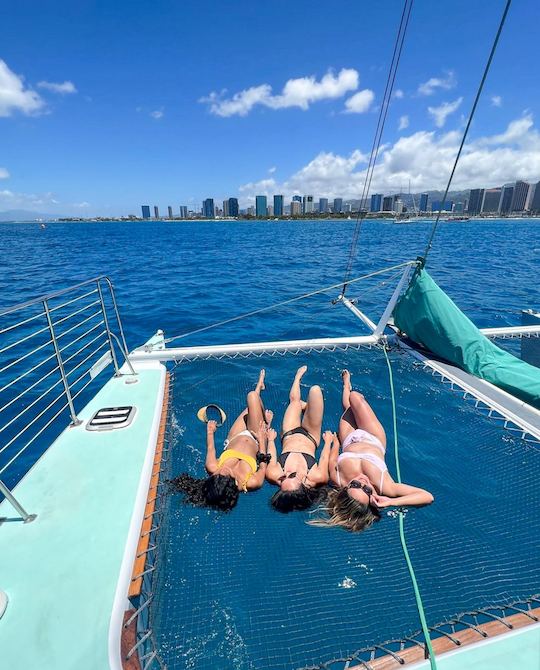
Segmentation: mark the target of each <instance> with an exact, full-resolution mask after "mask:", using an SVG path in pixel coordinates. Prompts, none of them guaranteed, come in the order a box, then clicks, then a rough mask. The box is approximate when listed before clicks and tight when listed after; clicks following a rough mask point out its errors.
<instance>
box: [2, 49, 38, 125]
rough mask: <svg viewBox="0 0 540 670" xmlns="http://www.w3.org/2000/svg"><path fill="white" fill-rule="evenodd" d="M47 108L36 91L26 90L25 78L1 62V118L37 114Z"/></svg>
mask: <svg viewBox="0 0 540 670" xmlns="http://www.w3.org/2000/svg"><path fill="white" fill-rule="evenodd" d="M44 106H45V101H44V100H43V99H42V98H41V97H40V95H39V94H38V93H36V91H33V90H32V89H31V88H25V85H24V79H23V77H19V76H18V75H16V74H15V73H14V72H12V71H11V70H10V69H9V67H8V66H7V63H6V62H5V61H3V60H0V116H11V115H12V114H13V113H14V112H22V113H23V114H27V115H29V114H36V113H37V112H39V111H40V110H41V109H43V107H44Z"/></svg>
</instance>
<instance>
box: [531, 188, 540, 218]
mask: <svg viewBox="0 0 540 670" xmlns="http://www.w3.org/2000/svg"><path fill="white" fill-rule="evenodd" d="M529 209H530V210H531V212H532V213H534V214H540V181H539V182H537V184H536V186H534V195H533V197H532V199H531V204H530V206H529Z"/></svg>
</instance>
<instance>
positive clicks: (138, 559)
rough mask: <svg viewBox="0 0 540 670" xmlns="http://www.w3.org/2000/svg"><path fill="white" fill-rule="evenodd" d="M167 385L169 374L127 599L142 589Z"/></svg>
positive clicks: (157, 480)
mask: <svg viewBox="0 0 540 670" xmlns="http://www.w3.org/2000/svg"><path fill="white" fill-rule="evenodd" d="M169 385H170V374H169V373H167V376H166V378H165V390H164V392H163V408H162V410H161V421H160V423H159V433H158V439H157V443H156V452H155V456H154V465H153V467H152V477H151V479H150V487H149V488H148V497H147V499H146V506H145V508H144V517H143V522H142V526H141V535H140V537H139V544H138V545H137V553H136V555H135V561H134V564H133V572H132V576H131V584H130V586H129V592H128V597H129V598H135V597H137V596H140V595H141V589H142V582H143V578H142V576H141V575H142V573H143V572H144V567H145V564H146V552H147V551H148V547H149V543H150V530H151V528H152V520H153V514H154V510H155V507H156V493H157V486H158V482H159V472H160V468H161V457H162V454H163V443H164V440H165V428H166V426H167V411H168V407H169Z"/></svg>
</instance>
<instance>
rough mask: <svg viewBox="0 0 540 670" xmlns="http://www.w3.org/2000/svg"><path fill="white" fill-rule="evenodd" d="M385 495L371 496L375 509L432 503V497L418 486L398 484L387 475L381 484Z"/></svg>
mask: <svg viewBox="0 0 540 670" xmlns="http://www.w3.org/2000/svg"><path fill="white" fill-rule="evenodd" d="M383 490H384V493H385V494H386V495H378V494H376V493H374V494H373V496H372V498H373V501H374V502H375V504H376V505H377V507H393V506H396V507H397V506H402V505H429V504H430V503H432V502H433V495H432V494H431V493H430V492H429V491H426V489H421V488H420V487H418V486H411V485H410V484H399V483H398V482H395V481H394V480H393V479H392V477H391V476H390V475H389V474H387V475H386V477H385V479H384V482H383Z"/></svg>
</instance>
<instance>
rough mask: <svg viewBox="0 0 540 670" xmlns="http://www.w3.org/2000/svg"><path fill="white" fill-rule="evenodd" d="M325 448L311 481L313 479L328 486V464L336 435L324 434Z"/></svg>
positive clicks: (327, 431) (328, 432)
mask: <svg viewBox="0 0 540 670" xmlns="http://www.w3.org/2000/svg"><path fill="white" fill-rule="evenodd" d="M323 440H324V446H323V448H322V451H321V455H320V458H319V464H318V465H317V466H316V467H315V468H313V469H314V470H315V472H314V473H313V476H310V479H313V480H314V481H315V482H316V483H317V484H328V463H329V461H330V452H331V448H332V444H333V441H334V433H332V432H330V431H329V430H326V431H325V432H324V434H323Z"/></svg>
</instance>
